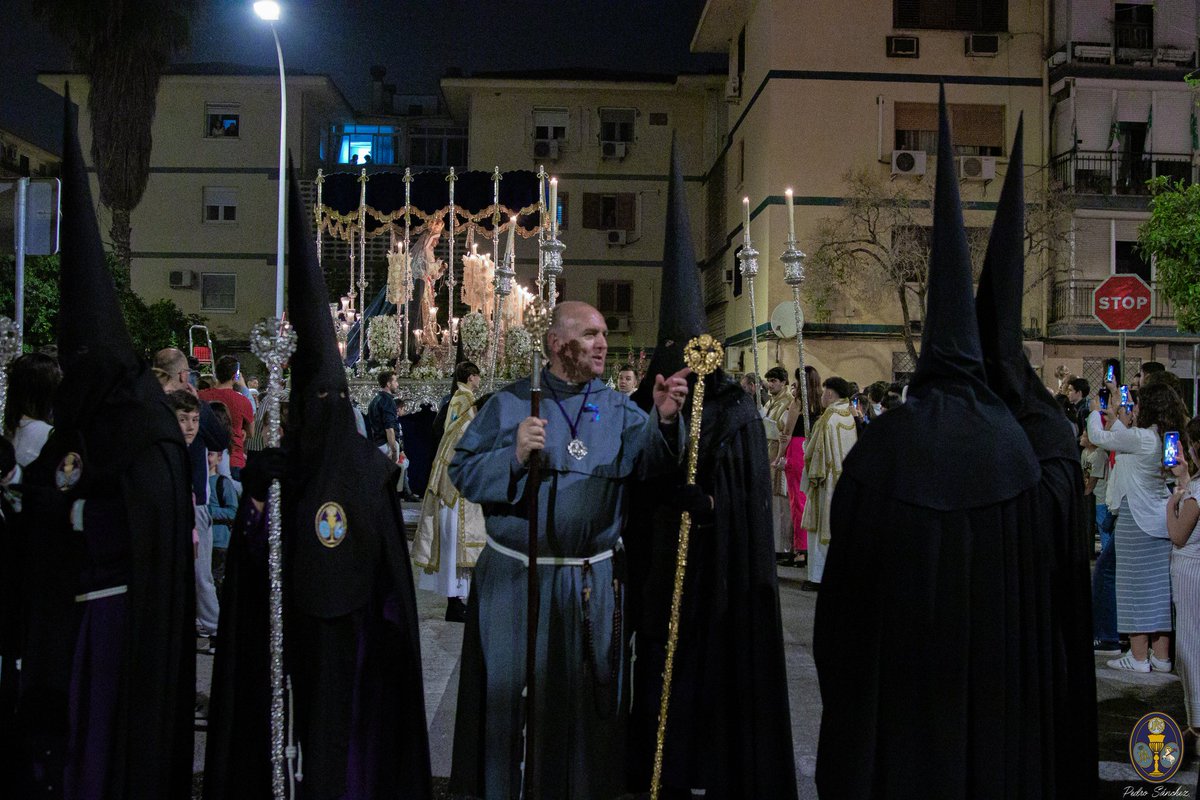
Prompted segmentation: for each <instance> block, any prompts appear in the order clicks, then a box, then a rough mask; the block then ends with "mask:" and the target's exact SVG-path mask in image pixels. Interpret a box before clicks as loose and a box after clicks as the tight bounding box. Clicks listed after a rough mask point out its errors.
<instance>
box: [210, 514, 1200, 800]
mask: <svg viewBox="0 0 1200 800" xmlns="http://www.w3.org/2000/svg"><path fill="white" fill-rule="evenodd" d="M406 516H407V514H406ZM803 580H804V570H803V569H802V568H790V567H780V568H779V599H780V606H781V608H782V612H783V627H784V645H785V655H786V659H787V671H788V697H789V701H790V705H791V713H792V741H793V745H794V754H795V764H796V781H797V785H798V787H799V796H800V798H801V800H809V798H816V797H817V787H816V784H815V782H814V779H813V776H814V773H815V768H816V756H817V736H818V732H819V729H820V722H821V702H820V692H819V691H818V685H817V672H816V666H815V664H814V662H813V657H812V632H813V614H814V611H815V608H816V598H817V595H816V594H815V593H812V592H802V591H800V584H801V582H802V581H803ZM445 610H446V601H445V599H444V598H442V597H439V596H437V595H435V594H434V593H432V592H425V591H421V590H418V591H417V611H418V617H419V620H420V626H421V658H422V662H423V665H424V682H425V713H426V719H427V720H428V724H429V748H430V758H431V762H432V767H433V774H434V776H435V790H436V791H435V796H437V797H447V796H448V795H447V794H445V791H446V790H445V779H446V777H448V776H449V774H450V757H451V750H452V745H453V738H454V736H453V735H454V712H455V703H456V700H457V695H458V672H459V654H460V652H461V649H462V632H463V626H462V625H461V624H457V623H451V622H446V621H444V619H443V617H444V614H445ZM197 658H198V669H197V684H198V685H197V689H198V691H199V693H200V694H201V695H203V696H205V697H207V694H208V687H209V684H210V682H211V677H212V661H213V659H212V657H210V656H207V655H199V656H197ZM1107 658H1109V657H1105V658H1097V659H1096V667H1097V669H1096V676H1097V701H1098V710H1099V748H1100V762H1101V763H1100V778H1101V790H1100V793H1099V796H1098V797H1099V799H1100V800H1109V799H1110V798H1130V797H1134V798H1138V797H1188V798H1191V797H1194V793H1195V787H1196V778H1197V767H1198V764H1200V759H1198V758H1197V754H1196V753H1185V756H1184V758H1185V761H1184V765H1183V767H1182V768H1181V769H1180V771H1179V772H1178V773H1177V774H1176V776H1175V777H1174V778H1173V779H1172V780H1171V781H1169V782H1167V783H1164V784H1159V785H1154V784H1150V783H1146V782H1143V781H1141V780H1139V779H1138V778H1137V776H1136V773H1135V772H1134V770H1133V767H1132V766H1131V765H1130V762H1129V734H1130V731H1131V730H1132V728H1133V726H1134V725H1135V724H1136V723H1137V721H1138V720H1139V719H1141V717H1142V716H1143V715H1145V714H1147V713H1149V712H1150V711H1160V712H1165V713H1167V714H1169V715H1170V716H1171V717H1172V718H1174V719H1175V721H1176V722H1177V723H1179V725H1180V727H1181V728H1182V727H1184V726H1186V724H1187V723H1186V715H1185V713H1184V700H1183V687H1182V685H1181V683H1180V681H1179V677H1178V676H1177V675H1175V674H1174V673H1168V674H1163V673H1157V672H1155V673H1150V674H1148V675H1141V674H1134V673H1129V672H1118V671H1116V670H1112V669H1109V668H1108V667H1107V666H1106V665H1105V663H1104V662H1105V661H1106V660H1107ZM204 738H205V736H204V733H203V731H198V732H197V734H196V750H195V770H196V772H197V773H200V772H202V771H203V752H204ZM199 780H200V776H199V775H197V783H198V782H199ZM1060 796H1062V797H1067V796H1081V795H1078V794H1065V793H1064V794H1062V795H1060Z"/></svg>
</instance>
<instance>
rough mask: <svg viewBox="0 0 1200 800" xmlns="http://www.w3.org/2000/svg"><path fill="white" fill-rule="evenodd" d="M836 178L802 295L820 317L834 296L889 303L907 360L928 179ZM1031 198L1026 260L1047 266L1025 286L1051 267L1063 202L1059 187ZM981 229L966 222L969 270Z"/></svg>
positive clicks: (980, 247) (914, 327)
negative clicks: (837, 193)
mask: <svg viewBox="0 0 1200 800" xmlns="http://www.w3.org/2000/svg"><path fill="white" fill-rule="evenodd" d="M844 182H845V185H846V195H845V202H844V205H843V206H842V211H841V213H840V214H839V215H838V216H836V217H830V218H827V219H824V220H822V221H821V223H820V225H819V227H818V232H817V237H816V238H817V247H816V251H815V252H814V253H813V255H812V258H811V259H810V260H809V266H808V280H806V281H805V290H806V296H805V299H806V301H807V302H808V303H809V304H810V307H811V308H812V315H813V317H814V318H815V319H821V318H828V316H829V314H830V311H831V309H832V306H833V304H834V303H835V302H836V301H837V299H839V298H849V299H853V300H856V301H858V302H859V303H861V304H863V305H865V306H867V307H869V308H875V309H879V310H882V309H884V308H886V307H888V306H889V305H890V304H891V303H893V302H894V303H896V304H897V305H898V306H899V310H900V317H901V320H902V323H903V325H902V328H903V335H904V347H905V350H907V351H908V353H909V355H910V356H912V357H913V358H914V359H915V358H916V357H917V339H918V338H919V335H920V334H919V330H920V325H919V324H916V323H919V322H920V321H921V320H922V319H923V318H924V315H925V299H926V291H927V287H928V279H929V253H930V235H929V234H930V227H929V225H930V219H931V214H930V208H931V206H932V200H933V185H932V181H927V182H921V183H913V182H910V181H889V180H886V179H885V178H884V177H883V176H881V175H880V174H879V172H878V171H877V170H875V169H871V168H868V169H861V170H852V171H850V172H848V173H847V174H846V175H845V177H844ZM1043 194H1044V196H1043ZM1035 199H1036V200H1037V202H1035V203H1031V204H1030V206H1029V209H1028V211H1027V214H1026V260H1027V261H1034V260H1036V259H1038V258H1041V256H1042V255H1043V254H1047V253H1049V254H1050V256H1051V257H1050V258H1047V259H1045V261H1046V262H1048V266H1046V267H1045V268H1044V269H1041V270H1039V271H1037V272H1035V273H1033V280H1032V281H1031V282H1030V283H1029V284H1028V285H1027V287H1026V291H1028V290H1029V289H1030V288H1032V287H1033V286H1036V285H1038V284H1040V283H1041V282H1042V281H1043V280H1045V278H1046V276H1047V275H1048V274H1052V272H1053V269H1054V263H1055V261H1056V259H1057V255H1058V253H1060V252H1062V251H1064V250H1065V248H1066V244H1067V242H1068V233H1067V229H1068V227H1069V226H1068V224H1067V223H1068V221H1069V219H1070V208H1069V206H1068V205H1067V203H1066V201H1065V200H1064V199H1063V195H1062V193H1061V192H1059V191H1056V190H1051V191H1047V192H1044V193H1042V194H1039V196H1038V197H1036V198H1035ZM967 207H968V208H969V205H968V206H967ZM988 234H989V228H986V227H968V228H967V242H968V245H969V247H970V251H971V267H972V271H973V273H974V274H975V275H976V276H977V275H978V274H979V270H980V269H981V268H982V266H983V255H984V252H985V251H986V249H987V237H988Z"/></svg>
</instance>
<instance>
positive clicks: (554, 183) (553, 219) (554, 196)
mask: <svg viewBox="0 0 1200 800" xmlns="http://www.w3.org/2000/svg"><path fill="white" fill-rule="evenodd" d="M548 211H549V212H550V233H551V235H552V236H558V178H551V179H550V208H549V209H548Z"/></svg>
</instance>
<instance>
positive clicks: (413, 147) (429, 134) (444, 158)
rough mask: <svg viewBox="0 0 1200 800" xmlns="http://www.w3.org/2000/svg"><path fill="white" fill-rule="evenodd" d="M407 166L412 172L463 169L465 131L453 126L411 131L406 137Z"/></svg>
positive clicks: (427, 127) (464, 163) (465, 159)
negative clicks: (451, 168)
mask: <svg viewBox="0 0 1200 800" xmlns="http://www.w3.org/2000/svg"><path fill="white" fill-rule="evenodd" d="M408 164H409V166H410V167H412V168H413V169H414V170H420V169H422V168H424V169H436V170H448V169H449V168H450V167H455V168H459V167H465V166H466V165H467V129H466V128H462V127H457V126H453V125H430V126H425V127H420V128H413V129H411V130H410V131H409V135H408Z"/></svg>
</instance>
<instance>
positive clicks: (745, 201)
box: [742, 197, 750, 239]
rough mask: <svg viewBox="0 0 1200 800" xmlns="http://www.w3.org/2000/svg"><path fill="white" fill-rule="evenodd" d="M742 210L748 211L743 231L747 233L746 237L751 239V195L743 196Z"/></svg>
mask: <svg viewBox="0 0 1200 800" xmlns="http://www.w3.org/2000/svg"><path fill="white" fill-rule="evenodd" d="M742 210H743V211H744V212H745V213H746V222H745V225H744V226H743V228H744V231H743V233H745V235H746V239H749V238H750V198H749V197H743V198H742Z"/></svg>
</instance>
